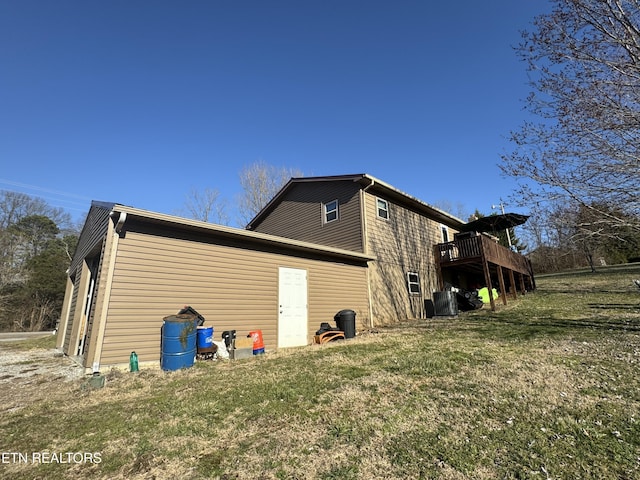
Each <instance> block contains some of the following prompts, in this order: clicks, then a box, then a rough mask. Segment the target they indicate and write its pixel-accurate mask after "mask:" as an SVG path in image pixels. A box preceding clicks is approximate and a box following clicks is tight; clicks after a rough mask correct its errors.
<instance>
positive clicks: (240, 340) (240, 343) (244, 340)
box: [236, 337, 253, 349]
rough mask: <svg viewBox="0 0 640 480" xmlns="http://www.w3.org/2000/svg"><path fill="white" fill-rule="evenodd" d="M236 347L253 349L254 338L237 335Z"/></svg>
mask: <svg viewBox="0 0 640 480" xmlns="http://www.w3.org/2000/svg"><path fill="white" fill-rule="evenodd" d="M236 348H251V349H253V338H251V337H236Z"/></svg>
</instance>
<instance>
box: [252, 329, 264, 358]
mask: <svg viewBox="0 0 640 480" xmlns="http://www.w3.org/2000/svg"><path fill="white" fill-rule="evenodd" d="M249 336H250V337H251V338H252V339H253V354H254V355H258V354H259V353H264V341H263V340H262V330H254V331H253V332H249Z"/></svg>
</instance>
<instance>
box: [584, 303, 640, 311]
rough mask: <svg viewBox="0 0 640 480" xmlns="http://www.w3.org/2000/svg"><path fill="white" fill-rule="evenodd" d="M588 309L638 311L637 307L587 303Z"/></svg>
mask: <svg viewBox="0 0 640 480" xmlns="http://www.w3.org/2000/svg"><path fill="white" fill-rule="evenodd" d="M588 305H589V308H597V309H601V310H640V304H639V305H629V304H625V303H611V304H607V305H603V304H600V303H589V304H588Z"/></svg>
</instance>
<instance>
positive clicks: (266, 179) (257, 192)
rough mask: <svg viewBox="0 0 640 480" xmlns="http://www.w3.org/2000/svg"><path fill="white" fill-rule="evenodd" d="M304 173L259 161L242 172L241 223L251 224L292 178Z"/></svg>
mask: <svg viewBox="0 0 640 480" xmlns="http://www.w3.org/2000/svg"><path fill="white" fill-rule="evenodd" d="M301 176H302V172H301V171H299V170H297V169H293V168H286V167H275V166H273V165H269V164H267V163H265V162H264V161H263V160H259V161H257V162H255V163H253V164H251V165H249V166H245V167H244V168H243V169H242V170H241V171H240V185H241V186H242V190H243V193H242V195H241V196H240V197H239V199H238V212H239V215H240V222H241V223H242V224H244V225H246V224H247V223H249V222H250V221H251V220H252V219H253V217H255V216H256V214H257V213H258V212H259V211H260V210H262V208H264V206H265V205H266V204H267V203H269V200H271V199H272V198H273V197H274V196H275V194H276V193H278V191H279V190H280V189H281V188H282V187H283V186H284V184H285V183H287V182H288V181H289V180H290V179H291V178H292V177H301Z"/></svg>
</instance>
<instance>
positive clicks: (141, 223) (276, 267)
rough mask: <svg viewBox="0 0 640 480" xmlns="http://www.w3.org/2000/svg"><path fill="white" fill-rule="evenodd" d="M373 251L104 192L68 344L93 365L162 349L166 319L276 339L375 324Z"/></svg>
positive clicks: (64, 319)
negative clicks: (348, 313) (181, 315)
mask: <svg viewBox="0 0 640 480" xmlns="http://www.w3.org/2000/svg"><path fill="white" fill-rule="evenodd" d="M370 260H371V257H369V256H368V255H366V254H363V253H359V252H353V251H348V250H345V249H341V248H335V247H330V246H324V245H319V244H312V243H309V242H304V241H298V240H294V239H288V238H284V237H276V236H273V235H268V234H263V233H259V232H250V231H247V230H244V229H239V228H230V227H225V226H221V225H214V224H210V223H205V222H200V221H195V220H188V219H184V218H179V217H174V216H171V215H164V214H160V213H154V212H149V211H145V210H139V209H136V208H132V207H127V206H124V205H119V204H110V203H103V202H93V203H92V205H91V208H90V210H89V214H88V217H87V220H86V222H85V225H84V228H83V230H82V232H81V235H80V239H79V243H78V247H77V249H76V252H75V254H74V257H73V260H72V262H71V266H70V269H69V277H68V280H67V287H66V294H65V300H64V304H63V309H62V314H61V320H60V324H59V328H58V337H57V348H58V349H60V350H62V351H63V352H64V353H65V354H66V355H68V356H70V357H75V358H77V359H78V361H79V362H80V363H82V365H83V366H84V367H85V368H86V370H87V371H88V372H89V371H91V370H94V371H96V370H98V369H100V368H101V367H104V366H109V365H118V364H127V363H128V361H129V355H130V353H131V352H132V351H135V352H136V353H137V355H138V358H139V361H140V362H141V363H144V362H158V360H159V359H160V340H161V333H160V332H161V330H160V329H161V326H162V320H163V318H164V317H166V316H168V315H172V314H176V313H178V311H179V310H180V309H181V308H183V307H184V306H185V305H189V306H191V307H193V308H194V309H195V310H197V312H198V313H200V314H201V315H202V316H203V317H204V318H205V320H206V322H205V325H208V326H213V327H214V329H215V331H214V337H215V338H217V339H220V334H221V332H222V331H224V330H236V331H237V332H238V334H242V333H243V332H244V333H248V332H249V331H253V330H262V332H263V338H264V343H265V346H266V348H267V349H275V348H280V347H292V346H299V345H308V344H309V343H310V341H311V339H312V338H313V335H314V333H315V331H316V330H318V328H319V325H320V324H321V323H322V322H332V321H333V318H334V315H335V314H336V313H337V312H339V311H341V310H343V309H351V310H353V311H355V312H356V321H357V328H358V329H362V328H364V327H365V326H368V325H370V322H371V319H370V316H369V311H370V306H369V290H368V284H367V266H368V262H369V261H370Z"/></svg>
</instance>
